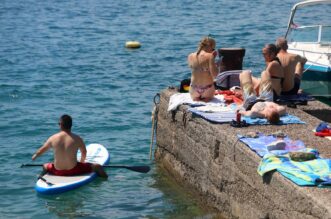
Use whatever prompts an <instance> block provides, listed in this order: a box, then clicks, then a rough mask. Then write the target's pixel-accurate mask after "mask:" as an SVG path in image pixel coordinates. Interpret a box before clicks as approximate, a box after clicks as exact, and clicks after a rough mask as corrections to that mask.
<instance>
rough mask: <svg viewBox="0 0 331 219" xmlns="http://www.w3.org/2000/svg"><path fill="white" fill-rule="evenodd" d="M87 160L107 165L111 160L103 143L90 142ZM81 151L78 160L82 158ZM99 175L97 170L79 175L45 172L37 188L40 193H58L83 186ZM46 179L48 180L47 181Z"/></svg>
mask: <svg viewBox="0 0 331 219" xmlns="http://www.w3.org/2000/svg"><path fill="white" fill-rule="evenodd" d="M86 150H87V154H86V162H89V163H98V164H100V165H105V164H107V163H108V162H109V159H110V158H109V153H108V151H107V149H106V148H105V147H104V146H103V145H101V144H89V145H87V146H86ZM80 156H81V154H80V152H78V153H77V160H80ZM96 177H97V174H96V173H95V172H92V173H89V174H84V175H78V176H55V175H50V174H45V175H44V176H43V179H38V181H37V182H36V186H35V190H36V191H37V192H38V193H40V194H46V195H51V194H58V193H62V192H67V191H70V190H73V189H76V188H78V187H81V186H83V185H85V184H87V183H89V182H91V181H92V180H93V179H95V178H96ZM45 181H46V182H45Z"/></svg>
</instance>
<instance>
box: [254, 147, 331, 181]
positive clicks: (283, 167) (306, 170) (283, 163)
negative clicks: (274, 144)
mask: <svg viewBox="0 0 331 219" xmlns="http://www.w3.org/2000/svg"><path fill="white" fill-rule="evenodd" d="M302 151H305V152H313V153H315V154H317V155H318V152H317V150H315V149H310V148H307V149H304V150H302ZM273 170H277V171H278V172H280V173H281V174H282V175H283V176H285V177H286V178H288V179H289V180H291V181H292V182H294V183H295V184H297V185H300V186H319V187H324V186H331V160H330V159H322V158H317V159H314V160H309V161H303V162H296V161H292V160H290V158H289V154H283V155H274V154H266V155H265V156H264V157H263V159H262V160H261V162H260V164H259V167H258V173H259V174H260V175H261V176H263V175H264V174H266V173H267V172H269V171H273Z"/></svg>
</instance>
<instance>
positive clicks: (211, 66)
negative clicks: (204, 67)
mask: <svg viewBox="0 0 331 219" xmlns="http://www.w3.org/2000/svg"><path fill="white" fill-rule="evenodd" d="M215 56H216V54H214V53H212V54H210V59H209V69H210V73H211V76H212V77H213V79H214V78H216V76H217V75H218V68H217V65H216V63H215Z"/></svg>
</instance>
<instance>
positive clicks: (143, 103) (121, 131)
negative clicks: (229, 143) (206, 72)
mask: <svg viewBox="0 0 331 219" xmlns="http://www.w3.org/2000/svg"><path fill="white" fill-rule="evenodd" d="M295 2H297V1H290V0H284V1H271V0H265V1H244V0H236V1H227V0H221V1H209V0H206V1H181V0H169V1H131V0H130V1H126V0H124V1H105V0H100V1H91V0H82V1H63V0H56V1H34V0H24V1H23V0H17V1H7V0H3V1H1V4H0V164H1V169H0V218H62V217H63V218H73V217H82V218H194V217H199V216H205V217H208V215H209V213H210V212H209V211H207V210H204V209H201V208H200V207H199V205H198V204H197V202H196V201H195V200H194V198H192V197H191V196H190V195H187V193H186V192H183V190H182V189H181V188H180V187H178V186H177V185H176V184H175V183H172V181H171V180H170V179H169V178H167V177H166V176H165V175H164V173H162V172H161V171H160V170H159V169H158V168H157V166H156V165H155V163H154V161H150V160H149V154H148V153H149V144H150V133H151V110H152V107H153V97H154V95H155V94H156V93H157V92H159V91H160V90H161V89H164V88H166V87H167V86H170V85H178V84H179V81H180V80H182V79H184V78H187V77H189V75H190V72H189V69H188V67H187V64H186V57H187V55H188V54H189V53H190V52H193V51H194V50H196V47H197V44H198V41H199V40H200V39H201V37H202V36H205V35H208V34H212V35H213V36H214V37H215V39H216V41H217V47H218V48H220V47H244V48H246V56H245V59H244V66H245V68H250V69H252V70H253V71H254V73H259V72H260V71H261V70H262V69H263V67H264V61H263V57H262V54H261V48H262V47H263V45H264V44H265V43H271V42H274V40H275V39H276V38H277V37H278V36H281V35H284V34H285V31H286V24H287V21H288V16H289V12H290V9H291V7H292V5H293V4H294V3H295ZM128 40H138V41H140V42H141V44H142V47H141V48H140V49H137V50H130V49H126V48H125V47H124V45H125V42H126V41H128ZM64 113H68V114H70V115H71V116H72V117H73V119H74V126H73V131H74V132H76V133H78V134H80V135H81V136H82V137H83V138H84V140H85V143H86V144H89V143H101V144H103V145H105V146H106V147H107V149H108V150H109V152H110V154H111V164H123V165H151V167H152V170H151V172H150V173H148V174H139V173H136V172H132V171H129V170H125V169H124V170H121V169H112V170H109V169H108V170H107V172H108V173H109V175H110V178H109V179H108V180H107V181H104V180H100V179H98V180H95V181H93V182H92V183H90V184H89V185H88V186H84V187H82V188H80V189H78V190H75V191H72V192H68V193H65V194H61V195H55V196H49V197H47V196H46V197H45V196H39V195H37V194H36V192H35V191H34V189H33V187H34V184H35V181H36V175H37V174H38V173H39V171H40V169H39V168H32V167H31V168H24V169H23V168H19V166H20V164H22V163H30V162H31V156H32V154H33V153H34V152H35V150H36V149H37V148H39V147H40V146H41V145H42V143H43V142H44V141H45V140H46V139H47V138H48V137H49V136H50V135H52V134H53V133H55V132H57V131H58V126H57V121H58V118H59V116H60V115H62V114H64ZM51 159H52V153H51V152H48V153H46V154H44V155H43V156H42V157H40V158H38V159H37V160H36V161H35V163H42V162H46V161H50V160H51Z"/></svg>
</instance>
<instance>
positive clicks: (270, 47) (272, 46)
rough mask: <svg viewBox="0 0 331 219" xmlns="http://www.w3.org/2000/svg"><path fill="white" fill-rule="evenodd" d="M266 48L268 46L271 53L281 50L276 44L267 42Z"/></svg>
mask: <svg viewBox="0 0 331 219" xmlns="http://www.w3.org/2000/svg"><path fill="white" fill-rule="evenodd" d="M264 48H266V49H267V50H268V52H269V53H274V54H275V55H277V53H278V52H279V50H278V49H277V47H276V45H275V44H266V45H265V46H264Z"/></svg>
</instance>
